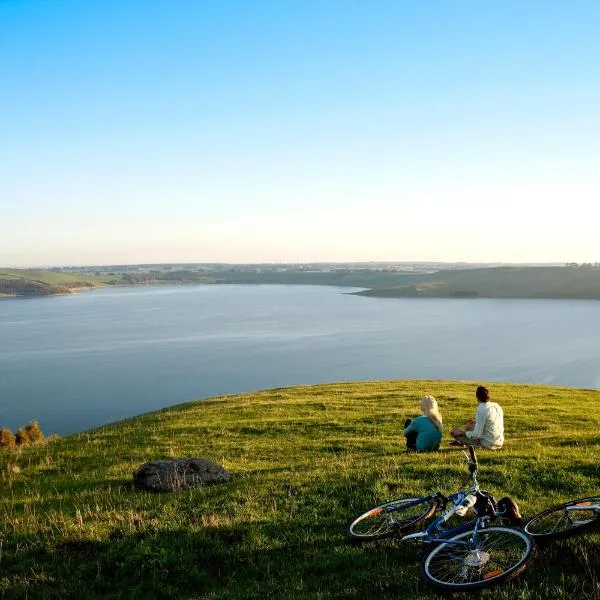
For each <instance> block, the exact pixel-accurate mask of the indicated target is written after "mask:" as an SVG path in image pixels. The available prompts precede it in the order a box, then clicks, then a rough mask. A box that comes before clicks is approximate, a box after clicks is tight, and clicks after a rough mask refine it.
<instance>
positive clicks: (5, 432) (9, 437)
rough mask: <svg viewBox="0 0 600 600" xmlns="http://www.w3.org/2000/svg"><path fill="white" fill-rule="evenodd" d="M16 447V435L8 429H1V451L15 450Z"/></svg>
mask: <svg viewBox="0 0 600 600" xmlns="http://www.w3.org/2000/svg"><path fill="white" fill-rule="evenodd" d="M16 445H17V442H16V439H15V434H14V433H13V432H12V431H11V430H10V429H8V427H2V428H0V449H3V450H14V449H15V447H16Z"/></svg>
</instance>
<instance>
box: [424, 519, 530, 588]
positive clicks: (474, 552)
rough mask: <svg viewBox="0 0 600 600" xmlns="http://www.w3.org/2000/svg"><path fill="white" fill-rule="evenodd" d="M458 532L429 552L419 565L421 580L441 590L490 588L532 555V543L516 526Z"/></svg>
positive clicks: (519, 570)
mask: <svg viewBox="0 0 600 600" xmlns="http://www.w3.org/2000/svg"><path fill="white" fill-rule="evenodd" d="M472 536H473V531H466V532H463V533H459V534H458V535H455V536H453V537H451V538H449V539H448V541H447V542H443V543H441V544H439V545H436V547H435V548H434V549H433V550H432V551H431V552H429V554H428V555H427V556H426V557H425V560H424V561H423V563H422V564H421V573H422V575H423V579H424V580H425V581H426V582H427V583H429V584H431V585H433V586H434V587H436V588H438V589H440V590H444V591H454V592H460V591H468V590H475V589H479V588H485V587H491V586H493V585H497V584H499V583H502V582H504V581H508V580H510V579H512V578H513V577H516V576H517V575H519V574H520V573H522V572H523V571H524V570H525V569H526V568H527V565H528V562H529V560H530V559H531V557H532V553H533V549H534V542H533V539H532V538H531V536H529V535H527V534H526V533H524V532H523V531H521V530H520V529H512V528H509V527H487V528H485V529H480V530H479V531H478V532H477V540H476V542H475V543H474V544H468V543H467V544H464V545H459V544H456V543H453V542H457V541H459V542H463V543H464V542H469V541H470V538H471V537H472Z"/></svg>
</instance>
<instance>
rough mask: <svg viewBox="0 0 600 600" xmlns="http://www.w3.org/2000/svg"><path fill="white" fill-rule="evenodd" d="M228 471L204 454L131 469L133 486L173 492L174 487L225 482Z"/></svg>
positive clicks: (157, 461)
mask: <svg viewBox="0 0 600 600" xmlns="http://www.w3.org/2000/svg"><path fill="white" fill-rule="evenodd" d="M230 479H231V475H230V474H229V473H228V472H227V471H226V470H225V469H224V468H223V467H222V466H221V465H219V464H217V463H215V462H213V461H212V460H208V459H207V458H174V459H169V460H155V461H153V462H149V463H144V464H143V465H142V466H141V467H139V469H136V470H135V471H134V473H133V485H134V487H135V488H136V489H137V490H147V491H149V492H174V491H176V490H182V489H188V488H195V487H200V486H203V485H212V484H215V483H225V482H226V481H229V480H230Z"/></svg>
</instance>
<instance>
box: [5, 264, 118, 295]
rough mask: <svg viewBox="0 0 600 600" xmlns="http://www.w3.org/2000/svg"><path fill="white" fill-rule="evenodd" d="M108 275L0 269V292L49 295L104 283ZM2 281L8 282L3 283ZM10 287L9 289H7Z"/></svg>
mask: <svg viewBox="0 0 600 600" xmlns="http://www.w3.org/2000/svg"><path fill="white" fill-rule="evenodd" d="M108 279H109V277H102V276H97V275H92V274H87V273H86V274H73V273H57V272H55V271H45V270H43V269H0V292H2V291H3V290H4V292H5V293H10V294H16V295H20V294H24V295H51V294H60V293H65V292H68V291H69V289H72V288H81V287H97V286H102V285H105V284H106V283H107V281H108ZM3 282H6V283H8V284H9V286H7V285H6V284H5V285H3ZM9 287H10V289H9Z"/></svg>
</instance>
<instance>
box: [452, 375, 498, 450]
mask: <svg viewBox="0 0 600 600" xmlns="http://www.w3.org/2000/svg"><path fill="white" fill-rule="evenodd" d="M475 396H476V397H477V400H478V401H479V406H478V407H477V412H476V413H475V421H469V422H468V423H467V425H466V427H465V428H464V429H461V428H460V427H455V428H454V429H452V431H450V435H451V436H452V437H453V438H454V440H455V441H454V442H451V443H454V444H456V445H468V446H479V447H481V448H489V449H490V450H499V449H500V448H502V445H503V444H504V412H503V410H502V407H501V406H500V405H499V404H497V403H496V402H490V393H489V391H488V389H487V388H485V387H483V386H482V385H480V386H478V387H477V391H476V392H475Z"/></svg>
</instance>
